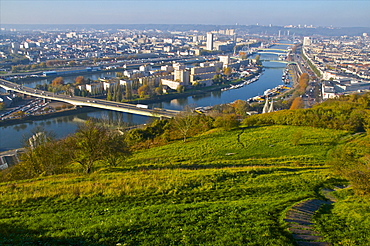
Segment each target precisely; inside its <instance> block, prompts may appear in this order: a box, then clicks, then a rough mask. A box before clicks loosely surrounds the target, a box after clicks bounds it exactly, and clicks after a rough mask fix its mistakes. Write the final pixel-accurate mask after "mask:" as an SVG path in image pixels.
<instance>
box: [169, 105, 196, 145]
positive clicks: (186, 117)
mask: <svg viewBox="0 0 370 246" xmlns="http://www.w3.org/2000/svg"><path fill="white" fill-rule="evenodd" d="M194 116H195V115H194V113H192V110H191V109H190V108H186V109H185V111H183V112H181V113H179V114H177V115H176V116H175V117H174V118H173V119H172V121H171V126H172V127H173V128H174V129H175V130H177V131H178V132H179V133H180V135H181V136H182V138H183V140H184V142H186V138H187V136H188V135H189V133H190V130H191V128H192V127H193V126H194V122H195V117H194Z"/></svg>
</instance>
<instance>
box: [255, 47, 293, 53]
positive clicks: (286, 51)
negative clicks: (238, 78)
mask: <svg viewBox="0 0 370 246" xmlns="http://www.w3.org/2000/svg"><path fill="white" fill-rule="evenodd" d="M260 51H281V52H284V53H288V52H289V50H286V49H274V48H261V49H258V50H257V52H260Z"/></svg>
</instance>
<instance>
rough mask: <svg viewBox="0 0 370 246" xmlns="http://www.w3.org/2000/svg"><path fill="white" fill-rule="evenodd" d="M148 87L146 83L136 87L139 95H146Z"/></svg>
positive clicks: (142, 96)
mask: <svg viewBox="0 0 370 246" xmlns="http://www.w3.org/2000/svg"><path fill="white" fill-rule="evenodd" d="M149 91H150V88H149V86H148V85H142V86H140V87H139V88H138V89H137V93H138V94H139V97H141V98H144V97H145V96H146V95H149Z"/></svg>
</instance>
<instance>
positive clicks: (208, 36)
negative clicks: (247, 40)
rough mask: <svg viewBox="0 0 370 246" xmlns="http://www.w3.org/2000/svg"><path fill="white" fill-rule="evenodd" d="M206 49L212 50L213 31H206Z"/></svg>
mask: <svg viewBox="0 0 370 246" xmlns="http://www.w3.org/2000/svg"><path fill="white" fill-rule="evenodd" d="M206 49H207V50H213V33H210V32H209V33H207V46H206Z"/></svg>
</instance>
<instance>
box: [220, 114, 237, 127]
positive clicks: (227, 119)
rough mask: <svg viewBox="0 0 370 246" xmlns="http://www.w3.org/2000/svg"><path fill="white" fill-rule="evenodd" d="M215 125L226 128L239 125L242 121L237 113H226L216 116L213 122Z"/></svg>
mask: <svg viewBox="0 0 370 246" xmlns="http://www.w3.org/2000/svg"><path fill="white" fill-rule="evenodd" d="M213 124H214V126H215V127H222V128H225V129H226V130H230V129H232V128H235V127H238V126H239V124H240V122H239V121H238V118H237V117H236V115H235V114H224V115H221V116H218V117H216V119H215V122H214V123H213Z"/></svg>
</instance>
